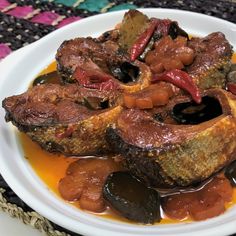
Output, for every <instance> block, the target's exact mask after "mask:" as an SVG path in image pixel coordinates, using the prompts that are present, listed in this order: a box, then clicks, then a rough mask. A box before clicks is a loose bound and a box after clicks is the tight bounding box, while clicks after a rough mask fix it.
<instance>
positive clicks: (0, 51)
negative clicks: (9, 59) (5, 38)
mask: <svg viewBox="0 0 236 236" xmlns="http://www.w3.org/2000/svg"><path fill="white" fill-rule="evenodd" d="M10 53H11V49H10V48H9V47H8V46H7V45H6V44H3V43H0V60H1V59H3V58H4V57H6V56H7V55H8V54H10Z"/></svg>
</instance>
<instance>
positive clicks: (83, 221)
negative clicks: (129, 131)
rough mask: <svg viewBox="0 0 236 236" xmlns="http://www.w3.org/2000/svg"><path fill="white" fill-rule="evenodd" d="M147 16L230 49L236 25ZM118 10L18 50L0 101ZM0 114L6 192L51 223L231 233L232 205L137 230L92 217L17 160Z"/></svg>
mask: <svg viewBox="0 0 236 236" xmlns="http://www.w3.org/2000/svg"><path fill="white" fill-rule="evenodd" d="M143 11H144V12H145V13H146V14H148V15H149V16H155V17H159V18H170V19H173V20H177V21H178V22H179V24H180V26H181V27H183V28H184V29H185V30H186V31H187V32H188V33H189V34H192V35H199V36H205V35H207V34H209V33H211V32H214V31H222V32H223V33H225V35H226V37H227V39H228V40H229V41H230V42H231V44H232V45H234V50H236V25H235V24H233V23H229V22H227V21H224V20H220V19H216V18H213V17H209V16H206V15H201V14H197V13H192V12H186V11H178V10H169V9H145V10H143ZM123 14H124V11H120V12H114V13H107V14H103V15H98V16H93V17H89V18H86V19H84V20H81V21H79V22H76V23H73V24H71V25H68V26H66V27H64V28H62V29H59V30H57V31H55V32H53V33H51V34H49V35H47V36H46V37H44V38H43V39H41V40H39V41H37V42H36V43H34V44H32V45H30V46H28V47H26V48H23V49H20V50H19V51H17V52H15V53H13V54H12V55H10V56H9V57H8V58H6V59H5V60H4V61H3V62H2V63H1V64H0V71H1V79H0V100H2V99H3V98H5V97H7V96H10V95H13V94H19V93H22V92H24V91H25V90H26V89H27V87H28V85H29V83H30V81H32V78H34V77H35V76H36V75H37V74H38V73H39V72H40V71H41V70H42V69H43V68H44V67H46V66H47V65H48V64H49V63H50V62H51V61H52V60H53V58H54V55H55V52H56V50H57V48H58V47H59V45H60V44H61V43H62V42H63V41H64V40H65V39H71V38H74V37H78V36H97V35H99V34H101V33H102V32H104V31H106V30H109V29H112V28H113V27H114V26H115V25H116V24H117V23H118V22H120V21H121V19H122V17H123ZM4 114H5V113H4V110H3V109H1V110H0V131H1V136H0V144H1V150H0V163H1V164H0V171H1V173H2V175H3V176H4V178H5V179H6V180H7V182H8V184H9V185H10V186H11V187H12V189H13V190H14V191H15V192H16V193H17V194H18V195H19V197H20V198H22V199H23V200H24V201H25V202H26V203H27V204H28V205H29V206H31V207H32V208H33V209H35V210H36V211H37V212H39V213H41V214H42V215H43V216H45V217H47V218H48V219H50V220H51V221H53V222H55V223H57V224H59V225H61V226H63V227H65V228H68V229H70V230H72V231H74V232H77V233H80V234H83V235H93V236H101V235H103V236H110V235H113V236H117V235H121V234H125V235H128V236H134V235H135V236H138V235H143V236H144V235H149V236H151V235H158V236H161V235H163V236H164V235H168V236H170V235H174V236H178V235H190V232H191V235H201V236H203V235H207V236H210V235H214V236H216V235H229V234H232V233H236V207H233V208H231V209H230V210H228V211H227V212H226V213H225V214H223V215H221V216H219V217H216V218H213V219H210V220H207V221H203V222H195V223H191V224H172V225H154V226H143V225H137V224H127V223H122V222H117V221H112V220H108V219H104V218H100V217H97V216H94V215H92V214H89V213H86V212H84V211H81V210H79V209H75V208H73V207H72V206H70V205H69V204H66V203H65V202H64V201H62V200H61V199H59V198H58V197H56V196H55V195H54V194H53V193H52V192H51V191H50V190H49V189H48V188H47V186H46V185H45V184H44V183H42V181H41V180H40V179H39V178H38V177H37V176H36V174H35V173H34V171H33V170H32V169H31V167H30V165H29V163H28V162H27V160H26V159H24V157H23V151H22V148H21V146H20V144H19V143H18V141H17V138H16V135H15V132H14V129H13V127H12V125H11V124H6V123H5V121H4Z"/></svg>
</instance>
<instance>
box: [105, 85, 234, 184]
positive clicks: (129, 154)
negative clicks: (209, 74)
mask: <svg viewBox="0 0 236 236" xmlns="http://www.w3.org/2000/svg"><path fill="white" fill-rule="evenodd" d="M211 92H212V93H215V95H216V96H218V98H219V100H221V101H220V102H221V103H222V104H224V107H223V115H221V116H219V117H217V118H214V119H213V120H211V121H207V122H203V123H201V124H199V125H195V127H196V128H194V132H192V133H191V134H190V135H189V134H187V133H186V136H184V134H183V138H182V139H180V140H179V141H178V140H177V141H173V142H171V141H170V142H167V143H165V144H163V145H159V146H158V145H157V146H155V144H154V145H153V146H152V147H150V146H147V147H145V145H144V144H142V145H138V144H137V142H136V141H135V142H136V143H135V142H133V143H132V142H131V141H127V140H129V139H128V137H127V135H125V132H124V131H123V130H122V128H121V129H119V118H118V122H117V124H116V125H115V126H113V127H110V128H109V129H108V130H107V140H108V142H109V144H110V145H111V147H112V148H113V149H114V148H115V151H118V152H119V153H121V154H122V155H123V156H124V157H125V162H126V166H127V167H128V169H129V170H130V171H131V172H132V173H133V174H134V175H136V176H138V177H141V178H142V179H144V180H145V181H146V182H147V183H148V184H149V185H152V186H164V187H171V186H188V185H190V184H193V183H197V182H200V181H202V180H205V179H206V178H208V177H210V176H211V175H212V174H214V173H216V172H217V171H219V170H221V169H222V168H223V167H225V166H226V165H227V164H229V163H230V162H232V161H233V160H235V159H236V141H235V140H236V132H235V129H236V97H235V96H233V95H232V94H230V93H228V92H226V91H224V90H222V89H212V90H209V93H211ZM133 122H136V121H135V120H133ZM144 122H145V121H144ZM144 122H143V124H144ZM147 122H149V121H148V120H147ZM204 123H205V124H204ZM203 124H204V127H202V126H203ZM156 125H157V126H160V125H162V126H168V124H164V125H163V124H160V123H159V122H156ZM128 128H129V126H128V125H127V126H126V129H128ZM132 128H134V127H132ZM198 128H199V132H197V130H198ZM183 129H186V126H182V131H181V128H180V129H179V130H177V133H178V134H180V133H181V132H183ZM190 129H191V128H190ZM153 132H155V130H153ZM180 135H181V134H180Z"/></svg>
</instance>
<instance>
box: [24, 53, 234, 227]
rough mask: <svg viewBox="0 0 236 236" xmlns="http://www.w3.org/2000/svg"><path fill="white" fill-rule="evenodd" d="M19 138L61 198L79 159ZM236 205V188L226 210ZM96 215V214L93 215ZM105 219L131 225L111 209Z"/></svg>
mask: <svg viewBox="0 0 236 236" xmlns="http://www.w3.org/2000/svg"><path fill="white" fill-rule="evenodd" d="M232 62H233V63H236V53H234V55H233V57H232ZM55 70H56V63H55V62H53V63H51V64H50V65H49V66H48V67H47V68H46V69H44V70H43V71H42V72H41V73H40V74H39V75H42V74H46V73H49V72H52V71H55ZM19 138H20V141H21V144H22V147H23V150H24V154H25V157H26V158H27V160H28V161H29V163H30V164H31V166H32V168H33V169H34V171H35V172H36V174H37V175H38V176H39V177H40V178H41V179H42V181H43V182H44V183H45V184H46V185H47V186H48V187H49V189H50V190H52V191H53V192H54V193H55V194H56V195H58V196H60V194H59V192H58V182H59V180H60V179H61V178H63V177H64V176H65V173H66V169H67V167H68V166H69V164H70V163H72V162H73V161H75V160H76V159H77V158H73V157H65V156H63V155H59V154H51V153H48V152H46V151H44V150H42V149H41V148H40V147H39V145H37V144H36V143H34V142H33V141H31V140H30V138H28V137H27V136H26V135H25V134H23V133H19ZM70 204H72V205H74V206H75V207H79V204H78V202H71V203H70ZM234 204H236V188H234V192H233V200H232V202H230V203H227V204H226V208H227V209H228V208H230V207H231V206H232V205H234ZM93 214H95V213H93ZM96 215H99V216H101V217H104V218H109V219H111V218H112V219H113V220H118V221H123V222H127V223H131V222H130V221H129V220H126V219H124V218H123V217H121V216H119V215H118V214H114V213H113V212H112V211H111V210H110V209H108V210H107V211H105V212H104V213H101V214H96ZM162 217H163V219H162V220H161V222H160V223H161V224H170V223H179V222H191V220H190V219H184V220H181V221H180V220H174V219H170V218H168V217H167V216H165V215H162ZM160 223H157V224H160Z"/></svg>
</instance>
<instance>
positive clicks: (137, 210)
mask: <svg viewBox="0 0 236 236" xmlns="http://www.w3.org/2000/svg"><path fill="white" fill-rule="evenodd" d="M103 197H104V198H105V200H106V201H107V202H108V203H109V204H110V205H111V206H112V207H113V208H114V209H115V210H116V211H118V212H119V213H121V215H123V216H124V217H126V218H127V219H129V220H133V221H137V222H140V223H145V224H149V223H151V224H153V223H154V222H155V221H160V220H161V216H160V199H159V194H158V192H156V191H155V190H153V189H150V188H147V187H146V186H145V185H144V184H143V183H141V182H140V181H139V180H137V179H136V178H135V177H134V176H132V175H131V174H130V173H129V172H121V171H119V172H114V173H112V174H110V175H109V176H108V178H107V180H106V182H105V185H104V188H103Z"/></svg>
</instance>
